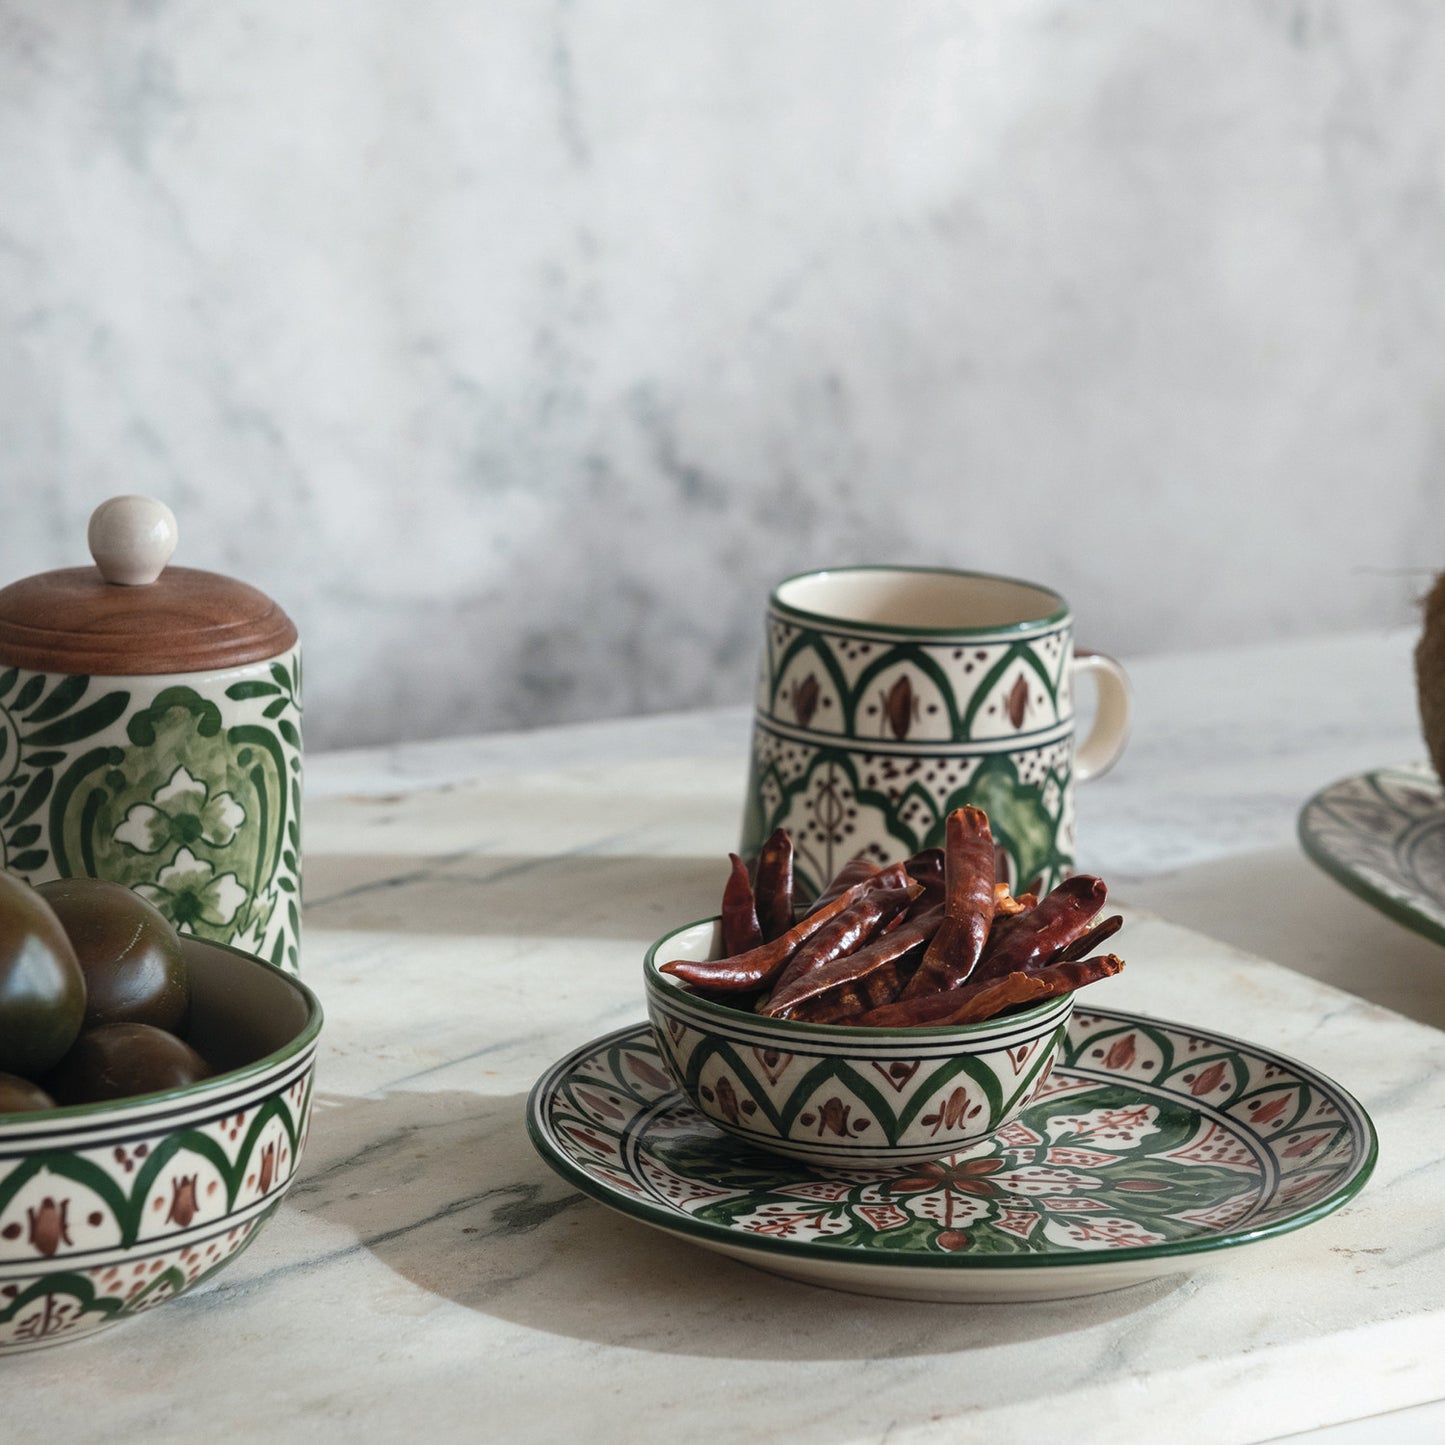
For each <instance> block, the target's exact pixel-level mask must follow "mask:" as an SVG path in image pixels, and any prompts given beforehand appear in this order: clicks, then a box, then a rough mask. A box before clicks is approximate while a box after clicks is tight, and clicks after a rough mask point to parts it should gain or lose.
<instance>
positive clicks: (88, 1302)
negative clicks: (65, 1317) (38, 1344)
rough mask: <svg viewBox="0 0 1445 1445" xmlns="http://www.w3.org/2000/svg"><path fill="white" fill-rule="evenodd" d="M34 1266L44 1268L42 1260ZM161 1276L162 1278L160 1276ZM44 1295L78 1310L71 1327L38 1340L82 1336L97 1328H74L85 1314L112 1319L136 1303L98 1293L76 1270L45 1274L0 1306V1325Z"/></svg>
mask: <svg viewBox="0 0 1445 1445" xmlns="http://www.w3.org/2000/svg"><path fill="white" fill-rule="evenodd" d="M37 1267H38V1268H40V1269H44V1268H45V1264H44V1261H39V1262H37ZM161 1277H164V1276H163V1275H162V1276H161ZM47 1295H63V1296H66V1297H68V1298H70V1299H72V1300H74V1301H75V1303H76V1305H77V1309H76V1312H75V1315H74V1317H73V1318H72V1320H71V1322H70V1324H68V1325H67V1326H65V1327H64V1328H63V1329H60V1330H55V1331H42V1332H41V1334H40V1335H38V1336H36V1338H37V1339H42V1338H45V1336H46V1335H47V1334H54V1335H55V1337H56V1338H59V1337H61V1336H62V1335H68V1334H83V1333H85V1332H86V1330H91V1329H96V1328H98V1326H97V1325H93V1324H92V1325H87V1326H85V1328H84V1329H81V1330H77V1329H75V1327H74V1326H75V1323H76V1321H78V1320H82V1319H84V1318H85V1316H86V1315H101V1316H104V1317H105V1318H106V1319H112V1318H115V1317H117V1316H119V1315H122V1314H125V1313H127V1312H128V1310H129V1308H131V1307H132V1306H133V1305H134V1304H135V1301H131V1300H126V1299H124V1298H123V1297H121V1296H119V1295H102V1294H97V1293H96V1289H95V1283H94V1281H93V1280H91V1278H90V1277H89V1275H86V1274H83V1273H81V1272H79V1271H77V1270H64V1271H62V1272H59V1273H51V1274H44V1275H42V1276H41V1278H39V1279H37V1280H36V1281H35V1282H34V1283H33V1284H31V1285H29V1286H28V1287H27V1288H25V1289H23V1290H21V1291H20V1292H19V1293H18V1294H17V1295H16V1296H15V1298H14V1299H13V1300H10V1301H9V1302H8V1303H6V1304H4V1305H3V1307H0V1325H8V1324H9V1323H10V1322H11V1321H12V1320H13V1319H15V1317H16V1316H17V1315H19V1314H20V1313H21V1312H22V1311H23V1310H26V1309H28V1308H29V1307H30V1306H31V1305H33V1304H34V1303H35V1302H36V1301H37V1300H42V1299H44V1298H45V1297H46V1296H47Z"/></svg>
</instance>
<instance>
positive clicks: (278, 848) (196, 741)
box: [0, 651, 301, 971]
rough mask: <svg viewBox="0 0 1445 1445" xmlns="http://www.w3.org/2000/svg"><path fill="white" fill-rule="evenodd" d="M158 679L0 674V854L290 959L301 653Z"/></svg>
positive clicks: (296, 892) (296, 896) (296, 886)
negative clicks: (82, 878) (96, 884)
mask: <svg viewBox="0 0 1445 1445" xmlns="http://www.w3.org/2000/svg"><path fill="white" fill-rule="evenodd" d="M228 676H230V677H231V678H232V679H233V680H231V681H230V682H229V683H226V684H225V686H224V691H223V692H222V693H219V694H216V695H212V694H211V692H209V691H208V690H206V688H204V687H203V686H201V685H199V684H198V685H195V686H193V685H191V684H190V683H188V682H185V681H176V680H174V679H159V680H157V682H156V684H155V685H154V686H147V685H146V684H148V682H149V680H148V679H127V680H126V683H127V686H126V687H125V688H121V687H118V686H116V685H115V680H114V679H104V678H94V679H92V678H87V677H57V676H53V675H50V674H45V673H26V672H24V671H21V670H19V669H13V668H12V669H10V670H9V671H7V672H5V673H4V674H3V675H0V864H3V866H4V867H6V868H7V869H9V870H10V871H12V872H14V873H17V874H19V875H20V876H22V877H25V878H27V879H28V880H29V881H31V882H42V881H44V880H45V879H47V878H54V877H59V876H66V875H72V874H90V875H92V876H94V877H100V878H108V879H111V880H113V881H115V882H118V883H123V884H125V885H126V886H127V887H131V888H134V889H136V891H137V892H139V893H141V894H142V895H143V896H145V897H146V898H148V899H150V900H151V902H153V903H155V904H156V906H157V907H159V908H160V909H161V911H162V912H163V913H165V914H166V916H167V917H168V918H170V919H171V921H172V922H173V923H175V924H176V926H177V927H178V928H180V929H182V930H183V931H184V932H187V933H191V934H194V935H196V936H197V937H200V938H206V939H210V940H212V941H214V942H219V943H229V944H231V945H233V946H234V947H237V948H241V949H244V950H246V951H247V952H250V953H256V954H259V955H260V956H262V957H265V958H267V959H269V960H270V961H271V962H273V963H275V964H277V965H279V966H282V967H286V968H289V969H291V970H293V971H294V970H295V969H296V968H297V966H298V962H299V954H298V949H299V939H300V926H301V915H300V857H301V733H300V719H301V700H300V699H301V660H300V654H299V652H294V651H293V652H292V653H290V654H287V655H286V656H284V657H281V658H277V659H274V660H273V661H271V662H269V663H262V664H258V665H256V666H255V667H252V668H248V669H240V670H237V672H236V673H232V674H228Z"/></svg>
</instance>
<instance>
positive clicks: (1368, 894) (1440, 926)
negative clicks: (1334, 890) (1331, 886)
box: [1295, 768, 1445, 945]
mask: <svg viewBox="0 0 1445 1445" xmlns="http://www.w3.org/2000/svg"><path fill="white" fill-rule="evenodd" d="M1389 777H1398V778H1401V779H1405V780H1408V781H1409V782H1410V783H1411V784H1412V785H1413V786H1417V787H1424V788H1425V789H1427V790H1433V791H1437V792H1440V798H1441V810H1442V815H1445V791H1441V789H1440V783H1439V781H1438V780H1437V779H1436V778H1435V777H1434V776H1433V775H1432V774H1430V773H1427V772H1425V771H1420V772H1414V771H1411V770H1409V769H1406V768H1373V769H1371V770H1370V771H1369V772H1365V773H1354V774H1352V775H1351V776H1349V777H1347V778H1339V779H1337V780H1336V781H1335V782H1333V783H1331V784H1330V785H1329V786H1328V787H1325V788H1321V789H1320V790H1319V792H1317V793H1315V794H1314V796H1313V797H1311V798H1310V800H1309V801H1308V802H1307V803H1306V804H1305V805H1304V807H1303V808H1301V809H1300V811H1299V817H1298V819H1297V820H1296V823H1295V832H1296V835H1297V836H1298V838H1299V844H1300V847H1301V849H1302V850H1303V851H1304V854H1305V856H1306V857H1307V858H1308V859H1309V860H1310V862H1311V863H1313V864H1315V866H1316V867H1318V868H1320V869H1321V870H1322V871H1323V872H1325V873H1327V874H1328V875H1329V876H1330V877H1331V878H1333V879H1334V880H1335V882H1336V883H1338V884H1340V886H1341V887H1343V888H1345V889H1347V890H1348V891H1349V892H1351V893H1353V894H1354V895H1355V897H1356V898H1359V899H1362V900H1363V901H1364V902H1366V903H1368V904H1369V905H1370V906H1371V907H1372V908H1374V909H1376V910H1377V911H1378V912H1380V913H1383V914H1384V915H1385V916H1386V917H1387V918H1392V919H1393V920H1394V921H1395V922H1396V923H1398V924H1400V925H1401V926H1402V927H1404V928H1408V929H1410V930H1411V932H1413V933H1418V934H1421V935H1422V936H1423V937H1425V938H1428V939H1430V940H1431V941H1432V942H1433V943H1438V944H1441V945H1445V923H1442V922H1441V921H1440V920H1439V919H1438V918H1435V917H1433V916H1431V915H1430V914H1428V913H1426V912H1424V911H1422V910H1421V909H1419V908H1417V907H1415V906H1414V905H1412V904H1410V903H1409V902H1407V901H1406V900H1405V899H1403V898H1397V897H1396V896H1395V895H1394V894H1392V893H1389V892H1386V891H1385V890H1384V889H1383V888H1381V887H1380V886H1379V885H1378V884H1376V883H1374V882H1372V881H1371V880H1370V879H1369V878H1366V877H1364V876H1362V875H1361V874H1360V872H1359V871H1358V870H1357V869H1356V868H1355V867H1353V866H1352V865H1351V864H1350V863H1348V862H1346V861H1345V860H1344V859H1343V858H1341V857H1339V855H1338V854H1336V853H1334V852H1333V851H1331V849H1330V848H1329V847H1328V846H1327V845H1326V844H1325V843H1323V842H1322V841H1321V838H1320V834H1319V832H1318V831H1317V830H1316V827H1315V825H1314V824H1313V823H1312V822H1311V818H1310V815H1311V813H1312V811H1313V810H1315V809H1316V808H1320V809H1323V808H1327V807H1330V806H1331V805H1332V804H1333V803H1334V801H1335V799H1336V797H1337V795H1338V794H1339V793H1340V791H1341V790H1342V789H1344V788H1348V787H1353V786H1357V785H1360V784H1364V785H1367V786H1369V787H1371V788H1372V789H1374V791H1375V793H1376V796H1377V797H1378V799H1379V800H1380V802H1381V803H1383V804H1384V805H1386V806H1393V805H1392V804H1391V803H1390V800H1389V799H1388V798H1386V797H1385V795H1384V794H1383V793H1381V792H1380V780H1381V779H1382V778H1389ZM1440 902H1441V906H1442V907H1445V899H1442V900H1440Z"/></svg>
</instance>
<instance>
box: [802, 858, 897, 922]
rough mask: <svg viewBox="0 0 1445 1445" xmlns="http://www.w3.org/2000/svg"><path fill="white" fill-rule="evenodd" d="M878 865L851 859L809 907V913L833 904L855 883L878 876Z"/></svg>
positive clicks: (863, 859)
mask: <svg viewBox="0 0 1445 1445" xmlns="http://www.w3.org/2000/svg"><path fill="white" fill-rule="evenodd" d="M878 871H879V869H878V865H877V864H876V863H870V862H869V861H868V860H867V859H866V858H851V859H849V861H848V862H846V863H845V864H844V865H843V866H842V867H841V868H840V869H839V870H838V871H837V873H835V874H834V875H833V881H832V882H831V883H830V884H829V885H828V886H827V887H826V888H825V889H824V890H823V891H822V892H821V893H820V894H819V895H818V896H817V897H816V898H815V899H814V900H813V901H812V902H811V903H810V904H809V905H808V912H809V913H812V912H813V911H814V910H815V909H818V908H822V907H824V906H825V905H827V904H829V903H831V902H832V901H833V900H834V899H835V898H836V897H837V896H838V895H839V894H840V893H846V892H847V891H848V889H850V888H851V887H852V886H853V885H854V884H855V883H862V882H864V881H865V880H866V879H868V878H875V877H877V875H878Z"/></svg>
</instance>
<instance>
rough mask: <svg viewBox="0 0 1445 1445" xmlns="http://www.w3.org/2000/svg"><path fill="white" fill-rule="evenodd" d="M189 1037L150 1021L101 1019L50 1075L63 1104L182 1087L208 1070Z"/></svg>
mask: <svg viewBox="0 0 1445 1445" xmlns="http://www.w3.org/2000/svg"><path fill="white" fill-rule="evenodd" d="M210 1072H211V1070H210V1066H209V1065H208V1064H207V1063H206V1061H205V1060H204V1059H203V1058H202V1057H201V1056H200V1055H199V1054H198V1053H197V1052H196V1051H195V1050H194V1049H193V1048H192V1047H191V1046H190V1045H189V1044H187V1043H183V1042H182V1041H181V1040H180V1039H178V1038H177V1037H176V1036H175V1035H174V1034H168V1033H167V1032H166V1031H165V1030H164V1029H158V1028H155V1027H153V1026H152V1025H151V1024H102V1025H101V1026H100V1027H99V1028H97V1029H87V1030H86V1031H85V1032H84V1033H83V1034H81V1036H80V1037H79V1038H78V1039H76V1041H75V1047H74V1048H72V1049H71V1051H70V1052H69V1053H68V1054H66V1056H65V1057H64V1058H63V1059H61V1061H60V1063H59V1064H58V1065H57V1066H56V1067H55V1069H54V1070H53V1071H52V1072H51V1073H50V1074H49V1075H48V1076H47V1077H46V1079H45V1081H44V1082H45V1087H46V1088H47V1089H49V1091H50V1092H51V1093H52V1094H53V1095H54V1096H55V1099H56V1102H57V1103H60V1104H99V1103H103V1102H104V1101H105V1100H107V1099H128V1098H130V1097H131V1095H133V1094H154V1093H158V1092H159V1091H161V1090H162V1089H178V1088H181V1087H182V1086H183V1085H185V1084H195V1083H198V1082H200V1080H202V1079H205V1078H208V1077H209V1076H210Z"/></svg>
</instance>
